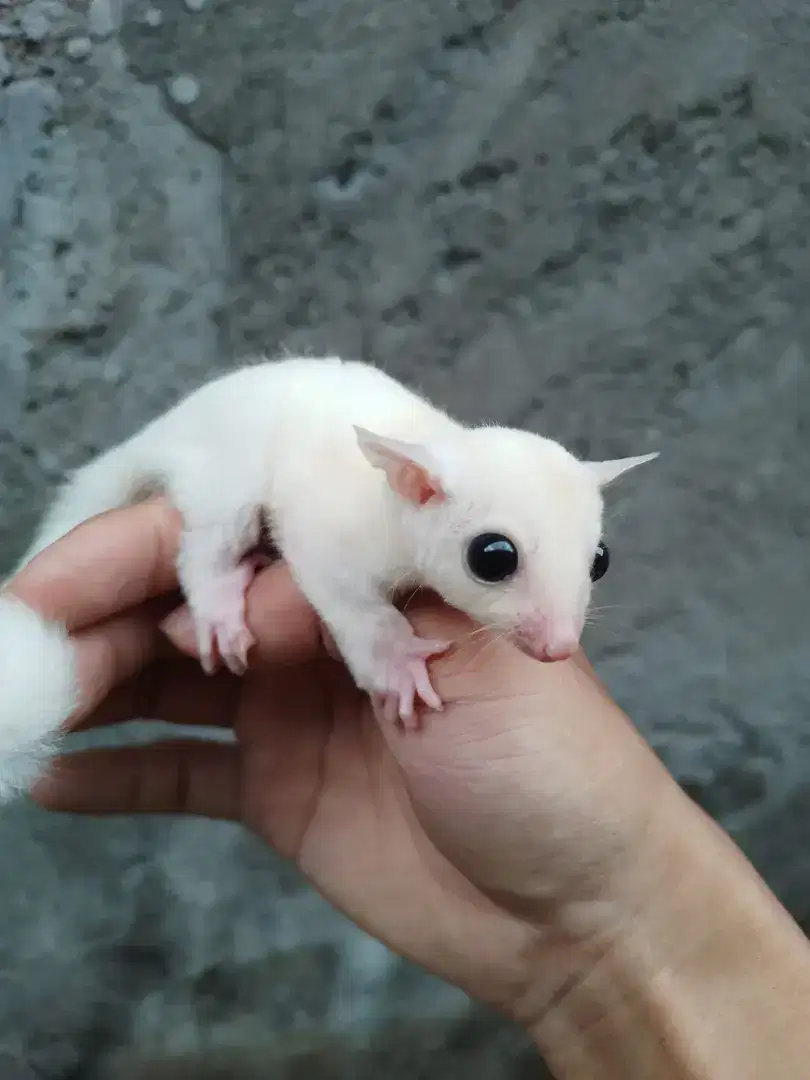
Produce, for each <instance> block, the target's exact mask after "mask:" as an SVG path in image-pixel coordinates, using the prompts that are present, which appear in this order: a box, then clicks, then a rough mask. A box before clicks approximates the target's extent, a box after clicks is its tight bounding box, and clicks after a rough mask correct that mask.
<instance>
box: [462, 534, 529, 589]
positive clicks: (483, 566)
mask: <svg viewBox="0 0 810 1080" xmlns="http://www.w3.org/2000/svg"><path fill="white" fill-rule="evenodd" d="M518 561H519V560H518V553H517V548H516V547H515V545H514V544H513V543H512V541H511V540H510V539H509V538H508V537H506V536H501V534H500V533H481V535H480V536H475V537H473V539H472V540H471V541H470V543H469V546H468V547H467V565H468V566H469V568H470V573H471V574H472V575H473V577H476V578H478V580H479V581H485V582H486V583H487V584H489V585H494V584H495V583H496V582H498V581H506V579H507V578H510V577H512V575H513V574H514V573H515V571H516V570H517V568H518Z"/></svg>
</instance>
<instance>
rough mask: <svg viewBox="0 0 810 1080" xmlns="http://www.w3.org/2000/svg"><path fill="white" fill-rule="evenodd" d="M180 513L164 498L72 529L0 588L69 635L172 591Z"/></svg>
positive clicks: (117, 511) (114, 511) (103, 516)
mask: <svg viewBox="0 0 810 1080" xmlns="http://www.w3.org/2000/svg"><path fill="white" fill-rule="evenodd" d="M180 524H181V522H180V515H179V514H178V513H177V512H176V511H175V510H173V509H172V507H171V506H170V505H169V503H168V502H167V501H166V500H165V499H154V500H150V501H148V502H144V503H140V504H138V505H137V506H132V507H128V508H127V509H124V510H113V511H110V512H109V513H107V514H102V515H100V516H99V517H95V518H92V519H91V520H90V521H87V522H85V523H84V524H82V525H79V526H78V528H76V529H74V530H73V531H72V532H71V533H68V535H67V536H64V537H62V539H60V540H58V541H56V543H54V544H51V545H50V546H49V547H47V548H45V550H44V551H42V552H40V553H39V554H38V555H37V556H36V557H35V558H34V559H32V560H31V562H30V563H28V564H27V565H26V566H25V567H23V569H22V570H21V571H20V572H19V573H18V574H17V575H16V576H15V577H14V578H13V579H12V581H10V582H9V583H8V588H9V589H10V590H11V591H12V592H13V593H14V594H15V595H16V596H18V597H19V599H21V600H22V601H23V602H24V603H26V604H28V605H29V607H32V608H34V609H35V610H37V611H38V612H40V613H41V614H42V615H44V616H45V618H49V619H55V620H58V621H59V622H63V623H65V624H66V625H67V628H68V629H69V630H77V629H80V628H82V627H85V626H89V625H91V624H93V623H96V622H99V621H100V620H102V619H105V618H107V617H108V616H111V615H114V614H116V613H117V612H120V611H123V610H124V609H126V608H130V607H133V606H134V605H136V604H140V603H142V602H143V601H144V600H146V599H148V598H150V597H154V596H159V595H161V594H163V593H166V592H169V591H171V590H173V589H176V588H177V574H176V571H175V556H176V553H177V548H178V543H179V537H180Z"/></svg>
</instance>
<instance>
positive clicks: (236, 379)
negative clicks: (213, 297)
mask: <svg viewBox="0 0 810 1080" xmlns="http://www.w3.org/2000/svg"><path fill="white" fill-rule="evenodd" d="M656 456H657V454H655V453H652V454H643V455H641V456H639V457H629V458H623V459H620V460H616V461H600V462H586V461H580V460H578V459H577V458H576V457H574V456H573V455H572V454H571V453H569V452H568V451H567V450H566V449H564V448H563V447H562V446H561V445H560V444H559V443H557V442H554V441H552V440H550V439H547V438H543V437H541V436H539V435H536V434H532V433H529V432H526V431H520V430H515V429H510V428H503V427H496V426H492V425H486V426H476V427H470V426H465V425H463V424H461V423H459V422H457V421H456V420H455V419H453V418H451V417H450V416H449V415H448V414H447V413H446V412H444V411H442V410H440V409H438V408H436V407H435V406H433V405H432V404H430V403H429V402H428V401H427V400H425V399H424V398H423V397H422V396H420V395H418V394H417V393H415V392H414V391H412V390H410V389H407V388H406V387H405V386H403V385H401V384H400V383H399V382H397V381H396V380H395V379H393V378H392V377H390V376H389V375H387V374H386V373H384V372H383V371H381V370H380V369H378V368H376V367H374V366H371V365H369V364H366V363H363V362H360V361H344V360H341V359H340V358H337V357H326V358H322V359H318V358H290V359H283V360H278V361H263V362H256V363H253V364H250V365H249V366H246V367H242V368H240V369H237V370H235V371H232V372H229V373H228V374H226V375H224V376H220V377H218V378H216V379H214V380H212V381H210V382H208V383H207V384H205V385H203V386H202V387H200V388H199V389H197V390H195V391H194V392H193V393H191V394H190V395H189V396H187V397H186V398H185V399H184V400H182V401H180V402H179V404H177V405H175V406H173V407H172V408H171V409H169V410H168V411H167V412H165V413H164V414H163V415H162V416H160V417H158V418H157V419H156V420H154V421H152V422H151V423H149V424H148V425H147V426H146V427H144V428H143V429H142V430H141V431H140V432H139V433H138V434H136V435H134V436H133V437H132V438H130V439H128V440H127V441H125V442H123V443H121V444H120V445H118V446H116V447H114V448H113V449H111V450H109V451H108V452H106V453H103V454H102V455H100V456H99V457H98V458H97V459H95V460H94V461H92V462H90V463H89V464H87V465H85V466H84V467H82V468H80V469H79V470H78V471H77V472H76V473H75V474H74V475H73V476H72V478H70V479H69V480H68V481H67V482H66V484H65V485H64V487H63V489H62V490H61V492H60V493H59V494H58V496H57V498H56V500H55V502H54V504H53V506H52V508H51V510H50V511H49V513H48V514H47V515H46V517H45V519H44V521H43V523H42V525H41V527H40V529H39V532H38V534H37V536H36V539H35V540H34V542H33V544H32V546H31V547H30V549H29V550H28V552H27V553H26V555H25V556H24V558H23V560H22V564H24V563H27V562H28V561H29V560H30V559H31V558H32V557H33V556H34V555H35V554H37V553H38V552H39V551H41V550H42V549H43V548H45V547H46V546H47V545H49V544H50V543H52V542H53V541H55V540H57V539H58V538H59V537H60V536H63V535H64V534H65V533H67V532H68V531H70V530H71V529H72V528H74V527H75V526H76V525H78V524H80V523H81V522H82V521H85V520H86V519H88V518H90V517H93V516H95V515H96V514H99V513H102V512H105V511H107V510H111V509H114V508H116V507H121V506H124V505H127V504H131V503H133V502H135V501H137V500H139V499H141V498H144V497H146V496H147V495H150V494H154V493H156V492H162V493H164V494H165V495H166V496H167V497H168V498H169V499H170V500H171V501H172V503H173V505H174V506H175V507H176V508H177V509H178V510H179V511H180V513H181V515H182V518H183V521H184V531H183V536H182V540H181V548H180V553H179V558H178V575H179V580H180V584H181V587H182V590H183V593H184V595H185V598H186V600H187V601H188V604H189V607H190V610H191V613H192V615H193V618H194V621H195V626H196V631H197V635H198V641H199V647H200V654H201V661H202V664H203V666H204V668H205V669H206V670H207V671H211V670H213V669H214V667H215V666H216V665H217V663H218V662H219V661H220V660H221V661H222V662H224V664H225V665H227V667H228V668H230V669H231V670H232V671H233V672H235V673H242V672H244V670H245V667H246V664H247V654H248V650H249V649H250V647H251V644H252V638H251V634H250V632H249V630H248V628H247V626H246V624H245V605H244V596H245V590H246V587H247V586H248V584H249V583H250V580H251V578H252V575H253V573H254V569H253V568H252V566H251V564H250V562H249V561H247V560H244V559H243V556H244V555H245V553H246V552H247V551H249V550H250V549H251V548H253V547H254V546H255V545H256V543H257V541H258V539H259V533H260V528H261V521H262V520H265V521H267V522H268V523H269V524H270V528H271V532H272V539H273V542H274V545H275V546H276V547H277V548H278V550H279V552H280V553H281V555H282V556H283V557H284V559H285V560H286V562H287V563H288V564H289V567H290V570H291V573H292V575H293V577H294V578H295V580H296V582H297V584H298V586H299V587H300V589H301V590H302V592H303V593H304V594H305V595H306V596H307V598H308V599H309V601H310V602H311V604H312V606H313V607H314V608H315V609H316V611H317V612H318V614H319V615H320V617H321V619H322V621H323V623H324V625H325V627H326V628H327V630H328V631H329V632H330V634H331V637H332V639H333V643H334V645H336V647H337V649H338V650H339V652H340V654H341V655H342V657H343V659H344V660H345V662H346V664H347V666H348V668H349V670H350V671H351V673H352V675H353V677H354V679H355V680H356V682H357V685H358V686H359V687H360V688H361V689H362V690H364V691H367V692H369V693H370V694H372V695H375V696H377V697H378V700H379V701H380V704H381V705H382V706H383V711H384V712H385V714H386V715H387V716H388V718H389V719H390V720H391V721H395V720H396V718H397V716H399V718H400V720H401V721H402V722H403V723H404V724H405V725H406V726H408V725H413V724H414V723H415V706H416V704H417V702H418V701H420V700H421V702H422V703H424V704H425V705H426V706H428V707H431V708H433V709H437V710H438V709H441V706H442V702H441V700H440V698H439V696H438V694H437V693H436V692H435V690H434V688H433V686H432V684H431V681H430V677H429V675H428V670H427V661H428V660H429V659H430V657H432V656H435V655H437V654H438V653H440V652H442V651H444V650H445V649H446V648H447V645H448V643H447V642H440V641H429V640H424V639H422V638H420V637H418V636H417V635H416V634H415V633H414V631H413V629H412V628H411V625H410V623H409V622H408V620H407V619H406V618H405V616H404V615H403V614H401V613H400V612H399V611H398V610H397V609H396V607H395V606H394V605H393V603H392V597H393V596H394V593H395V591H396V590H398V589H403V588H408V589H410V588H411V587H418V586H426V587H428V588H430V589H433V590H434V591H435V592H437V593H439V594H440V595H441V596H442V597H443V598H444V599H445V600H446V601H447V602H448V603H449V604H451V605H452V606H454V607H456V608H458V609H460V610H461V611H463V612H465V613H466V614H468V615H469V616H471V617H472V618H473V619H474V620H476V621H477V622H478V623H481V624H484V625H485V626H486V627H488V628H491V629H492V630H495V631H499V632H501V633H504V634H505V635H506V636H508V637H510V638H511V639H512V640H513V641H514V643H515V644H516V646H517V647H519V648H521V649H522V650H523V651H525V652H527V653H529V654H530V655H532V656H534V657H536V658H538V659H539V660H560V659H564V658H566V657H569V656H570V655H571V654H572V652H573V651H574V650H575V649H576V647H577V645H578V642H579V638H580V634H581V632H582V628H583V624H584V621H585V615H586V611H587V608H588V604H589V601H590V595H591V587H592V582H593V581H594V580H596V579H597V578H598V577H601V575H602V574H603V573H604V571H605V569H606V568H607V563H608V553H607V548H606V547H605V546H604V544H603V542H602V517H603V499H602V489H603V488H604V486H605V485H606V484H608V483H610V482H611V481H613V480H615V479H616V478H617V477H618V476H620V475H621V474H622V473H624V472H626V471H627V470H628V469H632V468H633V467H635V466H637V465H640V464H642V463H643V462H646V461H650V460H652V459H653V458H654V457H656ZM22 564H21V565H22ZM12 606H13V605H12V602H11V601H10V599H7V600H4V601H3V602H2V603H0V626H2V624H3V618H4V617H5V619H6V622H9V623H13V622H14V618H15V615H14V612H13V610H12ZM19 617H22V616H19ZM25 618H27V619H28V620H29V621H30V618H31V616H30V613H27V614H26V615H25ZM46 629H47V633H46V630H43V632H42V633H43V637H42V647H43V649H44V651H42V652H41V653H39V654H34V655H37V659H36V661H35V663H36V664H37V672H36V676H35V677H34V679H33V681H34V682H35V683H36V684H37V692H38V694H39V697H40V698H41V701H40V712H41V714H42V715H41V722H38V721H37V720H36V719H35V718H33V717H32V715H31V712H32V707H30V706H29V707H28V708H27V709H26V708H22V707H21V704H20V700H15V698H14V695H11V697H10V698H9V697H7V695H6V692H5V690H4V688H3V684H2V677H0V702H2V703H0V762H2V758H3V755H4V754H5V755H6V756H8V755H10V754H13V753H14V752H15V739H16V740H18V742H21V743H25V742H26V732H25V731H24V730H21V726H22V723H23V720H24V721H25V724H26V725H27V726H28V736H29V737H28V742H29V743H30V744H31V746H33V747H35V746H36V745H37V744H39V743H40V742H41V741H42V740H43V739H44V738H46V737H48V736H50V735H52V734H53V731H54V728H55V727H56V726H57V725H56V724H55V721H56V718H57V716H59V718H60V719H63V718H65V717H66V715H67V714H68V713H69V707H70V704H71V703H72V702H69V701H67V699H66V690H65V686H66V680H67V671H68V666H67V665H68V661H67V660H66V659H63V661H62V663H58V662H57V663H54V657H53V656H51V654H52V653H55V654H56V655H57V656H58V655H59V648H60V647H61V649H62V650H63V651H64V650H65V649H66V648H68V647H69V646H67V645H66V644H65V641H64V640H63V639H62V638H58V640H57V637H55V635H57V630H56V629H55V628H53V627H48V628H46ZM29 630H30V627H29ZM7 640H11V642H12V648H11V650H10V651H11V654H12V655H13V654H14V653H15V651H18V650H17V649H16V648H15V647H13V646H14V641H13V635H12V637H11V638H7ZM60 643H61V645H60ZM46 644H47V648H44V647H45V645H46ZM22 648H23V645H22V644H21V645H20V646H19V649H22ZM4 652H5V660H6V661H9V662H10V656H9V649H8V648H7V647H6V648H5V650H4ZM29 655H30V653H29ZM49 658H50V662H49ZM24 666H25V665H23V667H24ZM4 667H5V665H3V669H4ZM18 674H19V672H18ZM20 677H21V676H20ZM51 679H53V685H52V697H53V700H52V701H49V700H48V694H47V692H46V690H47V687H48V683H49V680H51ZM18 681H19V680H18ZM67 696H69V695H67ZM3 699H5V700H3ZM63 699H64V700H63ZM12 707H13V708H14V709H15V710H17V711H18V714H17V715H11V714H10V709H11V708H12Z"/></svg>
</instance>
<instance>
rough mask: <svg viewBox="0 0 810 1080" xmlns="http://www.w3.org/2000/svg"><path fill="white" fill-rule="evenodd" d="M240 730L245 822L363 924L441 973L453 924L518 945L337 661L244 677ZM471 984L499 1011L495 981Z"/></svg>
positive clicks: (518, 934) (463, 931)
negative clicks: (450, 851)
mask: <svg viewBox="0 0 810 1080" xmlns="http://www.w3.org/2000/svg"><path fill="white" fill-rule="evenodd" d="M234 727H235V732H236V736H237V739H238V741H239V743H240V745H241V747H242V755H243V769H242V813H243V816H244V820H245V822H246V824H247V825H248V826H249V827H250V828H252V829H253V830H254V831H255V832H256V833H258V834H259V835H260V836H262V837H264V838H265V839H267V840H268V841H269V842H270V843H271V844H272V845H273V846H274V847H275V848H276V850H278V851H279V852H280V854H282V855H283V856H285V857H288V858H293V859H295V860H296V862H297V864H298V866H299V867H300V869H301V870H302V872H303V873H304V874H305V875H306V876H307V877H308V878H309V879H310V880H311V881H312V882H313V884H314V885H315V887H316V888H317V889H318V890H319V891H320V892H321V893H322V894H323V895H324V896H325V897H326V898H327V899H328V900H330V901H331V902H332V903H333V904H335V905H336V906H337V907H339V908H340V909H341V910H343V911H344V912H345V913H346V914H347V915H348V916H349V917H350V918H351V919H352V920H354V921H355V922H356V923H357V924H358V925H360V926H361V927H363V928H364V929H366V930H367V931H369V932H370V933H372V934H374V936H376V937H378V938H380V939H381V940H383V941H385V942H386V943H387V944H388V945H390V946H391V947H392V948H394V949H395V950H396V951H398V952H400V953H401V954H403V955H405V956H407V957H409V958H410V959H412V960H414V961H416V962H417V963H420V964H422V965H424V966H426V967H428V968H430V967H432V966H433V965H434V964H435V965H437V966H438V965H439V962H440V961H439V958H441V967H442V972H443V974H444V975H445V977H447V976H448V972H447V966H446V956H444V955H443V954H444V953H445V952H446V938H447V924H448V920H450V921H451V923H452V924H454V925H455V927H456V929H457V932H458V934H459V935H460V936H463V937H468V938H469V939H470V940H475V939H476V936H477V935H478V934H479V933H482V932H484V930H486V932H487V933H492V928H493V923H494V922H502V923H503V931H504V934H505V936H506V938H507V939H508V940H511V939H512V938H520V939H521V940H522V938H523V936H524V932H523V930H522V928H520V927H519V926H518V924H517V923H516V922H515V923H513V920H512V919H511V917H510V916H509V915H508V914H507V913H505V912H501V911H499V910H498V908H497V907H496V905H495V904H493V903H492V902H491V901H490V900H488V899H487V897H486V896H485V895H484V894H483V893H482V892H481V891H480V890H479V889H478V888H477V887H476V886H475V885H474V884H473V883H471V882H470V881H469V880H467V879H466V878H465V877H463V876H462V874H461V873H460V872H459V871H458V870H457V869H455V868H454V867H453V866H452V865H451V863H450V862H449V861H448V860H447V858H445V856H444V855H443V854H442V853H441V852H440V851H439V850H438V849H437V847H436V845H435V844H434V842H433V841H432V839H431V837H430V836H429V835H428V833H427V832H426V831H425V828H424V827H423V825H422V824H421V822H422V821H427V823H428V828H430V824H431V821H432V817H433V814H432V808H427V807H425V806H423V805H420V804H417V805H414V802H413V800H412V798H411V795H410V793H409V791H408V788H407V786H406V783H405V779H404V776H403V772H402V770H401V768H400V766H399V765H398V763H397V762H396V761H395V759H394V756H393V755H392V753H391V751H390V750H389V748H388V745H387V744H386V741H385V739H384V737H383V735H382V734H381V732H380V728H379V726H378V724H377V722H376V721H375V719H374V717H373V714H372V712H371V709H370V707H369V706H368V703H367V700H366V699H365V698H364V697H363V696H362V695H360V694H359V693H358V691H357V690H356V689H355V688H354V686H353V685H352V683H351V680H350V678H349V677H348V675H347V673H346V672H345V671H343V670H342V669H339V668H338V667H337V665H333V664H331V663H327V664H324V663H323V662H319V663H318V664H317V665H316V664H311V665H301V666H300V667H297V668H293V669H290V668H287V669H281V670H278V671H275V672H267V671H263V672H258V673H256V674H255V675H251V676H248V678H247V680H246V681H245V683H244V687H243V690H242V694H241V697H240V700H239V704H238V707H237V710H236V714H235V717H234ZM447 797H448V798H449V799H450V801H451V802H452V798H453V795H452V792H449V793H448V795H447ZM502 961H503V957H502V956H501V957H500V958H499V968H500V967H501V965H502ZM461 964H462V965H463V966H466V965H464V961H461ZM475 970H476V973H479V972H480V959H479V962H478V963H477V964H476V967H475ZM471 972H472V962H471V963H470V971H467V970H459V971H457V972H456V973H455V979H456V981H457V982H458V983H459V984H460V985H463V986H467V987H470V981H471V978H472V974H471ZM451 977H452V976H451ZM470 988H471V989H473V991H474V992H475V993H476V994H478V995H481V996H483V997H485V998H489V999H491V1000H492V1001H493V1002H496V1003H501V1001H500V999H501V998H502V997H503V990H502V988H500V987H499V986H498V985H497V980H496V978H495V975H494V973H493V976H492V979H491V980H487V984H486V985H476V986H475V987H474V988H473V987H470Z"/></svg>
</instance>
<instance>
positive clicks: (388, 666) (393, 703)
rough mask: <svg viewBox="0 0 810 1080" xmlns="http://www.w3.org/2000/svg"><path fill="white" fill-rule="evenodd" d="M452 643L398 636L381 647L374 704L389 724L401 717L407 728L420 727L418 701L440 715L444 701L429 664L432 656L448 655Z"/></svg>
mask: <svg viewBox="0 0 810 1080" xmlns="http://www.w3.org/2000/svg"><path fill="white" fill-rule="evenodd" d="M450 644H451V643H450V642H449V641H428V640H426V639H425V638H419V637H416V636H413V635H412V636H410V637H405V638H402V637H397V638H395V639H393V640H391V641H387V642H386V643H385V644H384V645H380V646H379V647H378V649H377V652H378V655H379V656H380V659H379V665H380V667H379V671H378V677H377V678H376V679H375V680H374V683H375V693H373V694H372V701H373V704H374V707H375V709H376V711H377V712H378V713H380V714H381V715H382V717H383V718H384V719H385V721H386V722H387V723H391V724H393V723H395V722H396V719H397V717H399V719H400V720H401V721H402V724H403V725H404V726H405V727H406V728H415V727H417V725H418V721H417V716H416V704H417V702H418V701H421V702H423V704H425V705H427V706H428V708H430V709H435V710H436V711H437V712H441V710H442V708H443V705H442V699H441V698H440V697H439V695H438V694H437V693H436V691H435V690H434V689H433V686H432V684H431V682H430V676H429V675H428V670H427V661H428V659H429V658H430V657H431V656H438V655H440V654H441V653H444V652H446V651H447V650H448V648H449V647H450Z"/></svg>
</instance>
